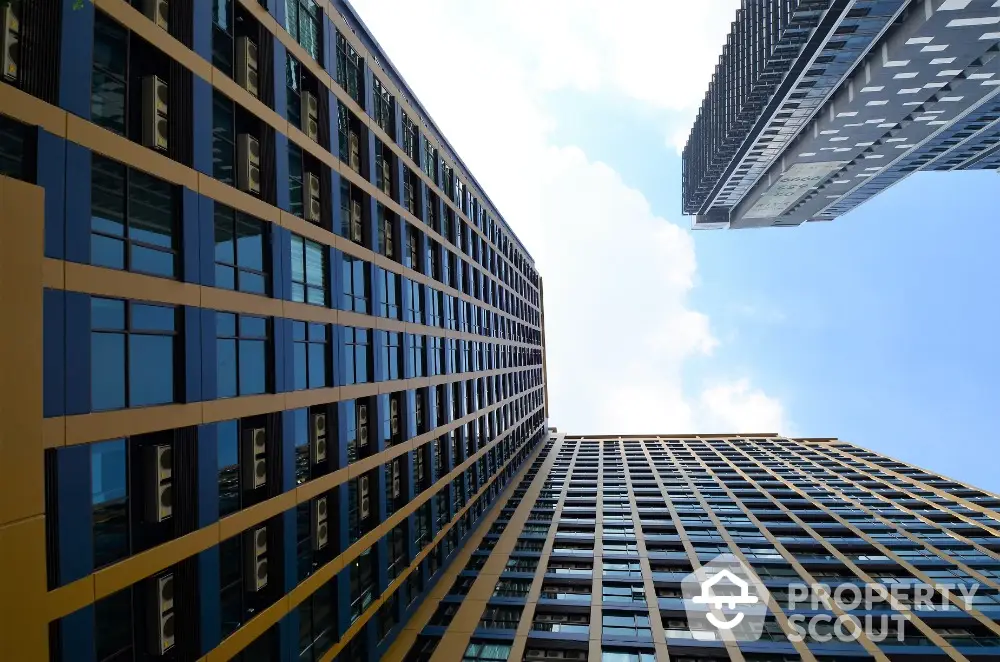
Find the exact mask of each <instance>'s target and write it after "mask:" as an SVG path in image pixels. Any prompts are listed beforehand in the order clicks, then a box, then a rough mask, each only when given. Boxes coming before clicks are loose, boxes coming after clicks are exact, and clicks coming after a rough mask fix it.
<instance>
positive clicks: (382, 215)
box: [376, 203, 396, 260]
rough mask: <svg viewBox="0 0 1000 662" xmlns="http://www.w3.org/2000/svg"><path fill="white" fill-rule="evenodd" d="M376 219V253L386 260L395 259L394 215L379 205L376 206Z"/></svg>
mask: <svg viewBox="0 0 1000 662" xmlns="http://www.w3.org/2000/svg"><path fill="white" fill-rule="evenodd" d="M376 217H377V218H378V247H377V251H378V252H379V253H381V254H382V255H385V256H386V257H387V258H389V259H391V260H394V259H396V253H395V251H396V242H395V234H396V233H395V232H394V229H395V224H396V223H395V221H396V215H395V214H393V213H392V212H391V211H389V210H388V209H386V208H385V207H384V206H383V205H382V204H381V203H378V204H377V205H376Z"/></svg>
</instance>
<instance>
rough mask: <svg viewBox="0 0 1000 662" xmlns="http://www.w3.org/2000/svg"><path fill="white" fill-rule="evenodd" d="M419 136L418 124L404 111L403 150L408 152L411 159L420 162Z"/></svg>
mask: <svg viewBox="0 0 1000 662" xmlns="http://www.w3.org/2000/svg"><path fill="white" fill-rule="evenodd" d="M417 138H418V133H417V125H416V124H414V123H413V120H411V119H410V117H409V116H408V115H407V114H406V112H405V111H403V151H404V152H406V155H407V156H408V157H410V160H411V161H413V162H414V163H419V161H420V158H419V157H420V153H419V150H418V147H417V145H418V143H417Z"/></svg>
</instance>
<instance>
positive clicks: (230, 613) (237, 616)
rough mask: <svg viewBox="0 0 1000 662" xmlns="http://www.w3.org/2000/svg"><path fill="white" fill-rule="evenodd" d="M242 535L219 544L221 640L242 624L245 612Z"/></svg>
mask: <svg viewBox="0 0 1000 662" xmlns="http://www.w3.org/2000/svg"><path fill="white" fill-rule="evenodd" d="M242 542H243V535H242V534H240V535H235V536H233V537H232V538H228V539H226V540H223V541H222V542H221V543H219V579H220V585H221V589H222V590H221V593H222V596H221V605H220V611H221V617H222V638H223V639H225V638H226V637H228V636H229V635H230V634H232V633H233V632H235V631H236V630H237V629H238V628H239V627H240V625H242V624H243V622H244V619H245V617H246V612H245V608H244V604H243V544H242Z"/></svg>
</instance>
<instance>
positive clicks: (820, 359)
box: [354, 0, 1000, 492]
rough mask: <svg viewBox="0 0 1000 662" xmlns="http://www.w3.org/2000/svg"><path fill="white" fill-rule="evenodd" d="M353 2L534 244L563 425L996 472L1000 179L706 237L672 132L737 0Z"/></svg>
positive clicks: (898, 190)
mask: <svg viewBox="0 0 1000 662" xmlns="http://www.w3.org/2000/svg"><path fill="white" fill-rule="evenodd" d="M354 4H355V6H356V7H357V8H358V10H359V12H360V13H361V15H362V18H363V19H364V20H365V21H366V22H367V23H368V24H369V27H370V28H371V29H372V30H373V32H374V34H375V35H376V37H377V38H378V39H379V41H380V42H381V43H382V45H383V47H384V48H385V49H386V50H387V52H388V55H389V57H390V58H391V59H392V60H393V62H394V63H395V64H396V65H397V66H398V67H399V68H400V69H401V71H402V73H403V75H404V76H405V77H406V79H407V80H408V82H409V83H410V85H411V87H412V88H413V89H414V91H415V92H416V93H417V95H418V96H419V98H420V100H421V102H422V103H423V104H424V105H425V106H426V107H427V108H428V110H429V111H430V112H431V114H432V116H433V117H434V118H435V121H436V122H437V123H438V124H439V126H441V128H442V129H443V130H444V132H445V133H446V135H447V136H448V138H449V139H450V141H451V142H452V144H453V145H454V146H455V147H456V149H457V150H458V151H459V153H460V155H461V156H462V158H463V159H464V160H465V162H466V163H467V164H468V165H469V167H470V168H471V169H472V171H473V174H474V175H475V176H476V178H477V179H478V180H479V182H480V183H481V184H482V185H483V186H484V187H485V188H486V190H487V193H488V194H489V195H490V197H491V198H492V199H493V201H494V202H495V203H496V204H497V205H498V206H499V208H500V212H501V213H502V214H503V215H504V217H505V218H506V219H507V221H508V222H509V223H510V225H511V226H512V227H513V228H514V230H515V231H516V232H517V233H518V235H519V236H520V237H521V238H522V240H523V241H524V242H525V244H526V246H527V248H528V250H529V251H530V252H531V254H532V256H533V257H534V258H535V260H536V263H537V265H538V267H539V270H540V273H541V274H542V277H543V279H544V282H545V294H546V301H545V304H546V340H547V343H548V355H547V362H548V370H549V395H550V403H551V415H552V420H551V422H552V424H554V425H557V426H559V427H560V429H565V430H567V431H570V432H574V433H614V432H620V433H642V432H658V433H691V432H766V431H774V432H780V433H782V434H794V435H800V436H836V437H839V438H842V439H845V440H847V441H851V442H854V443H858V444H860V445H863V446H867V447H869V448H872V449H873V450H876V451H879V452H884V453H886V454H889V455H892V456H895V457H898V458H900V459H903V460H905V461H909V462H913V463H915V464H918V465H921V466H925V467H927V468H930V469H933V470H935V471H938V472H941V473H943V474H945V475H949V476H952V477H954V478H957V479H959V480H964V481H967V482H970V483H973V484H976V485H979V486H982V487H985V488H988V489H992V490H993V491H998V492H1000V476H998V475H997V472H996V468H995V467H996V462H995V458H996V457H997V456H998V455H1000V454H998V453H997V452H996V451H995V450H993V444H994V443H995V441H994V440H995V438H996V432H995V431H996V430H998V429H1000V386H998V385H997V381H996V379H995V378H994V374H995V373H996V372H997V369H998V368H1000V349H998V348H997V341H996V338H997V335H998V334H997V328H998V327H1000V312H998V311H1000V306H998V304H997V295H996V283H998V282H1000V262H998V261H997V260H996V259H995V258H996V255H997V249H996V247H997V246H1000V228H998V224H1000V175H998V174H996V173H994V172H969V173H923V174H918V175H916V176H913V177H910V178H909V179H908V180H906V181H904V182H903V183H901V184H900V185H898V186H896V187H894V188H892V189H890V190H888V191H886V192H885V193H883V194H882V195H881V196H880V197H878V198H876V199H873V200H871V201H869V202H868V203H866V204H865V205H863V206H862V207H860V208H859V209H857V210H855V211H854V212H852V213H851V214H849V215H847V216H844V217H842V218H840V219H838V220H836V221H834V222H832V223H823V224H819V223H817V224H810V225H808V226H802V227H799V228H780V229H777V228H776V229H764V230H744V231H729V232H727V231H705V232H697V233H694V232H692V231H690V230H689V228H690V220H689V219H687V218H685V217H683V216H681V214H680V197H679V181H680V167H681V164H680V158H679V156H678V152H677V145H678V144H679V143H680V144H682V143H683V138H684V137H685V136H686V134H687V130H688V129H689V127H690V123H691V121H692V119H693V115H694V112H695V110H696V108H697V105H698V103H699V102H700V99H701V95H702V94H703V91H704V89H705V87H706V86H707V84H708V80H709V78H710V76H711V70H712V66H713V65H714V62H715V59H716V58H717V55H718V50H719V48H720V47H721V43H722V41H723V39H724V36H725V34H726V31H727V29H728V22H729V20H731V17H732V15H733V14H732V12H733V8H734V7H735V5H736V4H738V3H737V2H736V0H705V2H702V3H661V4H662V5H663V6H659V5H650V4H649V3H643V2H641V1H640V0H634V1H633V0H622V2H621V3H619V4H617V5H615V8H613V9H612V8H609V6H608V5H607V3H601V2H598V1H597V0H551V1H550V2H546V3H545V4H544V5H538V3H530V2H528V1H527V0H509V2H505V3H478V4H470V3H463V2H461V1H460V0H426V2H425V3H407V2H404V1H403V0H378V1H377V2H376V0H356V1H355V2H354ZM415 5H419V7H417V6H415ZM633 5H634V6H633ZM376 7H377V9H376ZM525 12H531V13H532V16H533V20H532V21H525V20H523V16H524V15H525ZM639 12H642V18H643V20H641V21H639V20H636V18H637V16H639ZM429 46H433V47H429ZM444 53H447V54H448V55H449V56H450V59H447V58H443V54H444ZM445 62H447V66H444V63H445Z"/></svg>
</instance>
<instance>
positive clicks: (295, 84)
mask: <svg viewBox="0 0 1000 662" xmlns="http://www.w3.org/2000/svg"><path fill="white" fill-rule="evenodd" d="M285 87H286V88H287V89H288V95H287V97H286V102H285V106H286V107H285V114H286V116H287V118H288V121H289V122H291V123H292V124H293V125H295V126H296V127H297V128H299V129H301V128H303V127H302V65H301V64H300V63H299V61H298V60H296V59H295V58H294V57H292V54H291V53H286V55H285Z"/></svg>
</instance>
